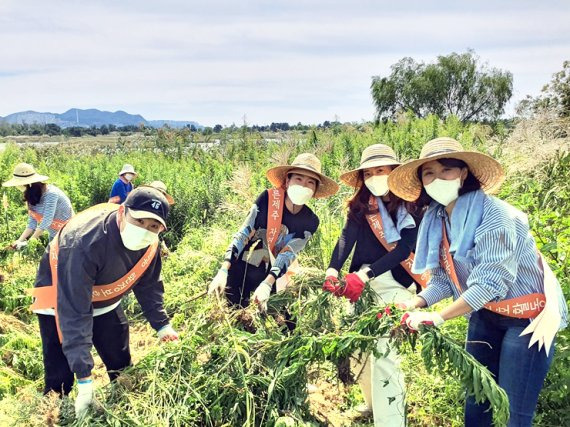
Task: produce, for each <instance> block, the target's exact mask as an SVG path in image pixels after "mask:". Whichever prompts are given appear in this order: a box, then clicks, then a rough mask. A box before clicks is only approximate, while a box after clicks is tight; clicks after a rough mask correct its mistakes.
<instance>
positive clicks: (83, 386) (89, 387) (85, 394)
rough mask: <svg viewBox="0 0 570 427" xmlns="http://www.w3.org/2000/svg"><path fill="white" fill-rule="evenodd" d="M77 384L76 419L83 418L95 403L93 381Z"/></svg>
mask: <svg viewBox="0 0 570 427" xmlns="http://www.w3.org/2000/svg"><path fill="white" fill-rule="evenodd" d="M81 381H82V382H77V397H76V398H75V417H76V418H78V419H79V418H81V417H83V416H84V415H85V414H86V413H87V410H88V409H89V406H90V405H91V404H92V403H93V380H91V379H88V380H81Z"/></svg>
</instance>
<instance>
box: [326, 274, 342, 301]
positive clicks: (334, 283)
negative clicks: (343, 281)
mask: <svg viewBox="0 0 570 427" xmlns="http://www.w3.org/2000/svg"><path fill="white" fill-rule="evenodd" d="M341 290H342V286H341V285H340V282H339V280H338V271H337V270H335V269H334V268H329V269H327V271H326V272H325V281H324V283H323V291H325V292H330V293H331V294H334V295H336V296H339V293H340V292H341Z"/></svg>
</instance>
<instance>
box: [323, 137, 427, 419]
mask: <svg viewBox="0 0 570 427" xmlns="http://www.w3.org/2000/svg"><path fill="white" fill-rule="evenodd" d="M399 164H400V162H399V160H398V159H397V157H396V153H395V152H394V150H392V148H390V147H388V146H387V145H384V144H374V145H371V146H369V147H367V148H365V149H364V151H363V152H362V156H361V159H360V165H359V166H358V168H356V169H354V170H351V171H349V172H346V173H344V174H342V175H341V176H340V179H341V181H343V182H344V183H345V184H347V185H349V186H350V187H353V188H354V189H355V193H354V196H353V197H352V198H351V199H350V201H349V202H348V216H347V219H346V224H345V226H344V228H343V230H342V233H341V235H340V237H339V239H338V242H337V244H336V246H335V248H334V251H333V254H332V257H331V260H330V264H329V268H328V269H327V271H326V273H325V276H326V278H325V283H324V284H323V290H325V291H328V292H332V293H333V294H335V295H336V296H343V297H345V298H348V299H349V300H350V301H351V302H356V301H357V300H358V299H359V298H360V295H361V293H362V291H363V289H364V288H365V287H366V286H368V287H369V288H371V289H372V290H373V291H374V293H373V295H374V301H375V303H376V304H379V305H388V304H390V303H397V302H401V301H406V300H409V299H410V298H411V297H412V296H413V295H414V293H415V287H416V283H423V282H422V279H421V277H414V276H413V275H412V274H411V272H410V271H409V268H408V265H411V262H410V261H409V258H410V256H411V252H412V251H413V250H414V248H415V245H416V235H417V227H416V222H419V218H418V217H417V216H415V209H414V206H413V205H412V204H409V203H405V202H404V201H403V200H402V199H400V198H399V197H397V196H395V195H394V194H393V193H391V192H390V191H389V189H388V176H389V175H390V173H391V172H392V170H393V169H394V168H395V167H396V166H398V165H399ZM353 248H355V249H354V254H353V257H352V263H351V265H350V268H349V274H347V275H346V276H345V277H344V280H345V283H346V284H345V286H344V287H342V286H341V285H340V283H339V280H338V274H339V271H340V270H341V268H342V266H343V265H344V263H345V261H346V260H347V259H348V257H349V255H350V253H351V252H352V250H353ZM406 262H407V263H406ZM414 279H415V280H416V281H417V282H416V281H414ZM388 341H389V340H388V338H380V339H379V340H378V344H377V346H378V350H379V351H380V353H382V354H385V353H388V354H387V355H386V356H385V357H381V358H376V357H374V355H370V357H368V355H358V357H355V359H360V363H357V365H359V366H357V367H355V368H356V369H355V371H356V372H360V375H359V376H358V382H359V384H360V386H361V388H362V392H363V395H364V400H365V405H364V406H363V407H361V408H359V411H360V412H361V413H362V415H365V414H366V415H368V414H370V412H372V415H373V417H374V425H376V426H386V427H400V426H402V427H403V426H405V425H406V410H405V399H404V396H405V389H404V375H403V373H402V370H401V369H400V357H399V356H398V354H397V353H396V352H395V351H394V350H392V351H390V352H388V349H389V343H388Z"/></svg>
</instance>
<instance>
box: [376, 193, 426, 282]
mask: <svg viewBox="0 0 570 427" xmlns="http://www.w3.org/2000/svg"><path fill="white" fill-rule="evenodd" d="M368 205H369V207H370V208H372V209H371V210H373V211H377V212H376V213H373V214H368V215H366V220H367V221H368V224H369V225H370V228H371V229H372V232H373V233H374V235H375V236H376V238H377V239H378V241H379V242H380V243H381V244H382V246H384V248H385V249H386V250H387V251H388V252H390V251H392V250H393V249H394V248H395V247H396V245H397V244H396V243H388V242H387V241H386V238H385V237H384V228H383V226H382V216H381V215H380V212H379V211H378V200H377V199H376V197H375V196H374V195H371V196H370V200H369V202H368ZM413 264H414V253H413V252H410V255H409V256H408V257H407V258H406V259H405V260H404V261H402V262H400V265H401V266H402V267H403V268H404V270H406V272H407V273H408V274H409V275H410V276H411V277H412V279H414V280H415V281H416V282H417V283H418V284H419V285H420V286H421V287H422V288H425V287H426V286H427V283H428V281H429V279H430V274H429V272H427V271H425V272H423V273H422V274H415V273H412V265H413Z"/></svg>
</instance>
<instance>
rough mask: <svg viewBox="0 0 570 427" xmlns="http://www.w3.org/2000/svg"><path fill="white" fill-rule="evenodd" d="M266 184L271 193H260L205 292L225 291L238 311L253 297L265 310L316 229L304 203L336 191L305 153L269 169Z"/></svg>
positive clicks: (311, 157)
mask: <svg viewBox="0 0 570 427" xmlns="http://www.w3.org/2000/svg"><path fill="white" fill-rule="evenodd" d="M267 179H268V180H269V182H270V183H271V184H273V185H274V186H275V188H272V189H269V190H265V191H263V193H261V194H260V195H259V197H258V198H257V200H256V201H255V203H254V204H253V206H252V208H251V210H250V212H249V215H248V216H247V218H246V220H245V222H244V223H243V226H242V228H241V229H240V230H239V231H238V232H237V233H236V234H235V236H234V238H233V240H232V242H231V244H230V246H229V247H228V250H227V251H226V255H225V257H224V262H223V263H222V266H221V267H220V269H219V270H218V273H217V274H216V276H215V277H214V279H213V281H212V283H211V284H210V286H209V289H208V292H209V293H210V294H215V293H222V292H225V294H226V297H227V299H228V301H229V302H230V303H231V304H232V305H234V306H237V307H244V306H247V305H248V304H249V300H250V295H251V293H252V292H253V299H254V301H255V302H256V303H258V305H259V307H260V309H261V310H265V309H266V308H267V300H268V299H269V295H270V294H271V293H273V292H275V291H276V289H277V288H279V289H278V290H281V282H286V278H287V272H288V271H289V268H290V267H291V264H292V263H293V262H294V260H295V259H296V258H297V255H298V254H299V252H300V251H301V250H302V249H303V248H304V247H305V245H306V244H307V242H308V241H309V239H310V238H311V236H312V235H313V234H314V233H315V231H316V230H317V227H318V226H319V218H318V217H317V216H316V215H315V214H314V213H313V211H312V210H311V209H310V208H309V207H308V206H307V205H306V203H307V202H308V201H309V200H311V199H312V198H313V197H314V198H324V197H329V196H331V195H333V194H335V193H336V192H337V191H338V185H337V184H336V183H335V182H334V181H333V180H332V179H330V178H328V177H327V176H325V175H323V174H322V173H321V162H320V161H319V159H317V158H316V157H315V156H314V155H313V154H309V153H304V154H300V155H298V156H297V157H296V158H295V160H294V161H293V162H292V163H291V164H290V165H283V166H276V167H273V168H271V169H269V170H268V171H267ZM280 278H284V280H281V279H280ZM277 279H280V283H278V285H279V286H276V281H277ZM285 284H286V283H283V285H285ZM288 326H290V325H288Z"/></svg>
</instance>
